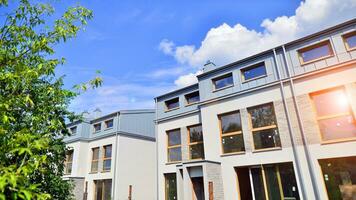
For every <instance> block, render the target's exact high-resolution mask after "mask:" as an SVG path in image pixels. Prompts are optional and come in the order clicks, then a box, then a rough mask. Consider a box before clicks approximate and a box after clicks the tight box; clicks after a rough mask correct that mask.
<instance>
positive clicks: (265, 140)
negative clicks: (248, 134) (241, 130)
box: [253, 128, 281, 149]
mask: <svg viewBox="0 0 356 200" xmlns="http://www.w3.org/2000/svg"><path fill="white" fill-rule="evenodd" d="M253 142H254V144H255V149H264V148H272V147H280V146H281V141H280V139H279V134H278V130H277V129H276V128H274V129H267V130H262V131H254V132H253Z"/></svg>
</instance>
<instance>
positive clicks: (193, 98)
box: [185, 91, 200, 105]
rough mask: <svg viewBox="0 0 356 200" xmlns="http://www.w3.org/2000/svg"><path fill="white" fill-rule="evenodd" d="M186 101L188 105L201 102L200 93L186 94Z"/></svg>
mask: <svg viewBox="0 0 356 200" xmlns="http://www.w3.org/2000/svg"><path fill="white" fill-rule="evenodd" d="M185 100H186V101H187V105H190V104H193V103H196V102H199V101H200V97H199V91H196V92H192V93H189V94H186V95H185Z"/></svg>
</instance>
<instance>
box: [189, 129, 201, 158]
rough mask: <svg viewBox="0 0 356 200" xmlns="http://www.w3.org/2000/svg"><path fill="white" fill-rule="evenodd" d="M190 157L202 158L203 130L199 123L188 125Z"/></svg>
mask: <svg viewBox="0 0 356 200" xmlns="http://www.w3.org/2000/svg"><path fill="white" fill-rule="evenodd" d="M188 146H189V158H190V159H204V143H203V130H202V126H201V125H196V126H190V127H188Z"/></svg>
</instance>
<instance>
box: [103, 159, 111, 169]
mask: <svg viewBox="0 0 356 200" xmlns="http://www.w3.org/2000/svg"><path fill="white" fill-rule="evenodd" d="M110 169H111V159H107V160H104V161H103V170H104V171H109V170H110Z"/></svg>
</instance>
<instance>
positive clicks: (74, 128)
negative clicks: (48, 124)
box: [69, 126, 77, 135]
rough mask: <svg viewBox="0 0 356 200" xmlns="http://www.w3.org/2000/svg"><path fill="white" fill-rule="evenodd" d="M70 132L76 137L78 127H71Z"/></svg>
mask: <svg viewBox="0 0 356 200" xmlns="http://www.w3.org/2000/svg"><path fill="white" fill-rule="evenodd" d="M69 130H70V133H71V134H72V135H75V134H76V133H77V127H76V126H73V127H71V128H70V129H69Z"/></svg>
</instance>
